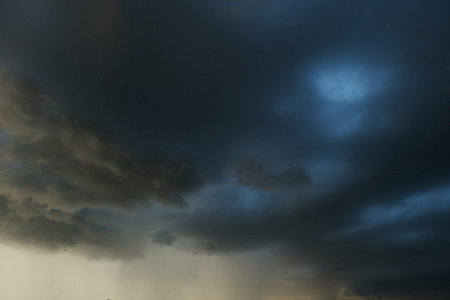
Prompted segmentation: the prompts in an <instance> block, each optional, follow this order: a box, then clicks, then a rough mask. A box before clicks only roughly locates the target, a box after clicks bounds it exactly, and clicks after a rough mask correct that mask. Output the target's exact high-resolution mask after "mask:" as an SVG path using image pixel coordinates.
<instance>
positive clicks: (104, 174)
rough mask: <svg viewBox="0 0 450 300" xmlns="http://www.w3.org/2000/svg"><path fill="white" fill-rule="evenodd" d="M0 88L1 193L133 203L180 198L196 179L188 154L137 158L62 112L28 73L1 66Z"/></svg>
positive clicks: (55, 202)
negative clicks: (158, 158) (172, 157)
mask: <svg viewBox="0 0 450 300" xmlns="http://www.w3.org/2000/svg"><path fill="white" fill-rule="evenodd" d="M0 96H1V101H0V109H1V110H0V124H1V127H0V128H1V130H2V132H1V143H0V150H1V156H0V164H1V171H0V179H1V181H2V186H1V187H0V193H2V194H5V195H11V196H12V197H13V198H16V199H24V198H26V197H29V196H33V198H34V199H36V200H37V201H38V202H40V203H46V204H49V205H50V206H51V207H54V208H71V207H72V208H73V207H74V208H80V207H83V206H95V207H98V206H112V207H116V208H122V209H132V208H133V207H134V206H135V205H136V204H137V203H143V204H146V203H149V202H150V201H151V200H154V201H158V202H161V203H163V204H165V205H175V206H180V205H184V204H185V202H184V198H183V196H184V195H185V194H189V193H194V192H196V191H197V190H198V189H199V188H201V187H202V180H201V177H200V175H199V174H198V173H197V172H196V170H195V169H194V167H193V166H192V165H191V164H189V163H188V162H185V161H182V160H165V161H156V162H153V163H151V164H147V165H145V164H142V163H140V162H138V161H136V160H135V159H133V158H132V157H131V156H130V155H129V154H128V153H127V152H126V151H125V150H124V149H122V148H120V147H119V146H117V145H114V144H111V143H107V142H104V141H103V140H102V139H101V137H100V136H99V135H98V134H96V133H95V132H92V131H90V130H88V129H86V128H83V127H82V125H81V124H79V123H76V122H73V121H70V120H68V119H67V118H66V117H65V116H64V115H63V114H61V113H59V112H58V111H56V109H55V105H54V104H55V102H54V101H53V100H52V99H50V98H49V97H48V96H47V95H46V94H45V92H44V91H43V90H42V89H41V88H40V87H39V86H38V85H37V84H36V83H35V82H34V81H33V80H32V79H25V78H23V77H19V76H16V75H14V74H12V73H11V72H9V71H2V72H1V74H0Z"/></svg>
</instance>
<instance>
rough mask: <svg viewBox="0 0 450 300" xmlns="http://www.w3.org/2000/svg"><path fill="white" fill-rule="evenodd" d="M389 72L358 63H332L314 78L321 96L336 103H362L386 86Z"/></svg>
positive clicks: (318, 71) (320, 70)
mask: <svg viewBox="0 0 450 300" xmlns="http://www.w3.org/2000/svg"><path fill="white" fill-rule="evenodd" d="M388 76H389V72H388V71H387V70H384V69H374V68H371V67H368V66H364V65H362V64H356V63H338V64H336V63H330V64H324V65H322V66H321V67H319V68H318V70H317V71H316V73H315V74H314V76H313V81H314V84H315V86H316V88H317V91H318V92H319V94H320V95H321V96H322V97H324V98H325V99H327V100H330V101H336V102H354V101H361V100H364V99H365V98H367V97H369V96H371V95H372V94H374V93H375V92H377V91H379V90H381V89H382V88H384V87H385V86H386V81H387V77H388Z"/></svg>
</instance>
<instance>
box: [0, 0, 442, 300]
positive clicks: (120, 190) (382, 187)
mask: <svg viewBox="0 0 450 300" xmlns="http://www.w3.org/2000/svg"><path fill="white" fill-rule="evenodd" d="M449 12H450V5H449V4H448V3H447V1H441V0H436V1H428V2H426V3H425V2H424V1H415V0H413V1H408V3H403V2H389V3H388V2H379V1H356V0H355V1H353V0H350V1H334V0H333V1H331V0H323V1H288V0H278V1H256V0H255V1H234V0H227V1H178V0H176V1H169V2H164V1H163V2H161V1H119V0H96V1H89V2H86V1H72V2H70V1H69V2H67V1H65V2H62V1H53V0H45V1H38V2H36V3H34V4H33V5H31V4H25V1H3V2H2V3H1V4H0V46H1V47H0V65H1V66H3V67H9V68H10V69H13V70H16V71H17V72H21V73H29V74H32V77H33V78H36V80H37V81H38V82H39V84H37V83H36V82H35V81H33V80H32V79H30V76H29V77H26V78H25V77H23V76H22V77H20V76H16V75H13V74H12V73H11V72H8V71H4V72H3V73H2V74H1V76H0V97H1V100H0V101H1V102H0V106H1V107H0V128H1V130H2V133H1V135H0V148H1V153H0V162H1V168H0V180H1V185H0V194H3V195H4V196H2V197H0V216H2V220H4V221H2V223H1V224H2V225H1V226H2V227H4V228H11V230H12V231H6V232H7V233H6V235H7V237H6V236H5V239H7V240H16V241H24V242H26V243H29V244H44V245H46V247H48V248H71V247H72V248H73V247H75V245H91V244H95V245H97V246H96V247H98V248H102V247H103V246H102V245H105V247H106V245H107V244H108V243H112V244H114V243H115V242H116V240H115V239H117V238H118V236H121V235H120V234H117V233H112V232H111V228H113V227H114V226H112V225H116V223H114V222H113V221H106V220H105V218H103V217H100V216H99V215H98V214H93V213H92V211H91V210H89V209H87V208H85V209H83V207H90V209H93V208H97V207H100V206H103V207H110V208H112V207H114V208H115V209H117V208H125V209H128V210H129V211H131V210H132V209H133V208H136V207H140V206H136V205H138V204H145V203H149V201H150V200H153V201H156V202H158V203H160V204H163V205H168V206H182V205H184V204H190V205H191V206H189V209H188V210H186V211H185V212H179V211H178V212H177V213H176V214H167V215H164V216H163V217H161V218H162V219H164V221H161V222H164V226H165V227H158V228H168V229H167V231H154V230H151V231H150V232H147V233H146V234H145V235H142V236H145V238H146V239H148V238H149V234H150V239H149V241H151V242H153V243H157V244H162V245H166V246H180V247H181V245H185V244H183V243H185V242H186V241H187V240H189V241H194V242H193V243H194V244H195V245H202V247H204V245H210V246H213V247H214V251H211V252H214V253H213V254H217V255H226V254H227V253H230V252H234V251H253V250H259V249H271V251H273V252H274V255H275V256H276V257H277V258H278V259H279V260H280V261H281V263H282V264H284V265H285V266H288V267H289V268H301V267H304V266H307V267H308V268H310V269H311V270H313V271H312V273H311V274H312V275H308V276H309V277H308V276H307V277H308V278H307V279H305V277H304V276H303V277H301V278H297V277H295V276H292V278H290V280H291V281H292V283H293V284H294V285H295V284H300V282H302V281H303V282H304V281H305V280H307V281H308V283H309V284H310V285H311V286H314V287H317V289H323V290H324V291H325V292H324V293H325V294H326V297H328V298H327V299H333V298H337V299H354V300H356V299H393V300H400V299H423V298H427V299H447V298H449V295H450V292H449V290H448V288H447V284H446V282H448V279H449V276H448V274H449V271H450V265H449V264H448V263H447V259H446V255H447V253H448V252H449V250H450V249H449V247H450V241H449V239H448V237H447V234H446V229H447V228H448V226H449V224H448V221H447V219H448V213H449V212H450V205H449V204H448V203H449V192H448V185H449V182H450V156H449V153H450V139H449V138H448V136H449V132H450V118H449V117H448V111H450V101H449V97H450V93H449V87H450V73H449V70H450V56H449V55H448V53H450V42H449V40H448V36H449V34H450V32H449V28H450V24H449V22H450V21H449V20H450V14H449ZM40 85H41V86H43V87H44V88H45V91H46V92H44V91H43V89H42V88H41V87H40ZM49 95H50V96H51V97H50V96H49ZM53 99H55V100H56V101H57V102H58V103H60V107H59V108H58V109H57V108H56V107H55V103H54V102H55V100H53ZM75 120H78V121H75ZM86 120H89V122H87V121H86ZM93 127H101V128H106V130H104V131H105V132H108V133H109V135H110V136H113V137H114V138H115V143H112V142H106V138H105V137H103V135H104V134H100V133H99V132H100V131H98V130H93ZM110 140H112V139H110ZM124 148H127V149H129V150H127V151H125V150H123V149H124ZM148 153H164V154H165V155H167V156H168V157H172V156H174V155H175V156H177V155H181V156H182V157H191V158H192V160H194V161H195V163H196V165H197V166H198V170H197V169H195V168H194V167H193V164H191V163H190V161H188V160H184V159H180V160H173V159H167V158H164V159H163V158H160V157H159V156H151V158H148ZM162 156H163V155H162ZM135 157H140V158H139V159H138V158H135ZM141 158H142V159H141ZM256 158H258V159H256ZM234 161H239V162H240V163H239V164H238V165H237V166H235V168H234V169H233V172H230V168H229V166H230V164H232V163H231V162H234ZM266 161H267V162H270V165H269V164H266V163H264V162H266ZM200 173H201V175H202V176H203V178H204V181H202V180H201V178H202V177H201V176H200ZM203 184H204V185H205V191H204V192H203V193H196V192H198V191H199V189H200V188H201V187H202V186H203ZM31 199H33V200H31ZM186 199H189V200H186ZM187 202H189V203H187ZM134 213H138V212H137V211H134ZM106 219H108V218H106ZM109 222H111V223H109ZM107 224H109V225H107ZM166 225H167V226H166ZM143 226H144V224H143ZM151 232H153V234H152V233H151ZM175 236H176V237H177V239H176V240H177V243H174V241H175ZM133 242H136V240H133ZM130 243H131V244H132V242H130ZM186 243H187V242H186ZM125 244H126V243H125ZM131 244H130V245H131ZM113 248H114V247H113ZM129 248H130V249H131V246H130V247H129ZM117 249H118V248H117ZM125 249H127V246H123V249H122V250H121V251H125ZM211 249H212V248H211ZM183 250H184V249H183ZM117 251H118V253H119V252H120V251H119V250H117ZM206 251H207V252H208V251H209V250H206ZM299 286H300V285H299Z"/></svg>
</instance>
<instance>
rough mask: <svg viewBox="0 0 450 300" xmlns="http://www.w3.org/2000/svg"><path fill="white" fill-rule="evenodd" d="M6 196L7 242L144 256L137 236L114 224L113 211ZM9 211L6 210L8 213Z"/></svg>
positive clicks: (105, 254) (92, 253) (90, 253)
mask: <svg viewBox="0 0 450 300" xmlns="http://www.w3.org/2000/svg"><path fill="white" fill-rule="evenodd" d="M1 199H2V202H1V203H2V204H5V205H2V207H3V206H4V209H3V210H2V213H3V214H2V219H1V221H0V227H1V228H2V233H1V238H2V240H3V242H6V243H9V244H13V245H19V246H26V247H32V248H38V249H45V250H49V251H61V250H69V249H73V250H75V251H77V252H79V253H83V254H84V255H87V256H89V257H108V258H111V259H117V258H120V259H127V258H137V257H142V255H143V254H142V253H143V247H142V244H141V242H140V241H139V240H138V239H136V238H135V237H132V236H129V235H126V234H125V233H124V232H123V231H120V230H119V229H118V228H116V226H115V225H114V224H113V223H114V222H115V221H117V219H118V216H117V215H115V214H113V213H112V212H106V211H105V212H101V211H96V210H89V209H86V208H84V209H82V210H80V211H76V212H65V211H62V210H57V209H49V208H48V205H47V204H41V203H38V202H37V201H34V200H33V199H31V198H27V199H24V200H23V201H13V200H9V199H8V198H7V197H5V196H3V195H2V196H1ZM5 210H6V212H5Z"/></svg>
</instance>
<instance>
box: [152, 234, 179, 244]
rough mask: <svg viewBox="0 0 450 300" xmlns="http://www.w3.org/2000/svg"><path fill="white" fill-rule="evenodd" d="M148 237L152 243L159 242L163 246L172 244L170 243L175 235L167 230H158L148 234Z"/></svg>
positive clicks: (173, 240)
mask: <svg viewBox="0 0 450 300" xmlns="http://www.w3.org/2000/svg"><path fill="white" fill-rule="evenodd" d="M150 239H151V240H152V243H154V244H161V245H164V246H172V244H173V243H174V242H175V240H176V239H177V238H176V237H175V236H173V235H172V234H171V233H170V232H169V231H167V230H160V231H157V232H154V233H152V234H151V235H150Z"/></svg>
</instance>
